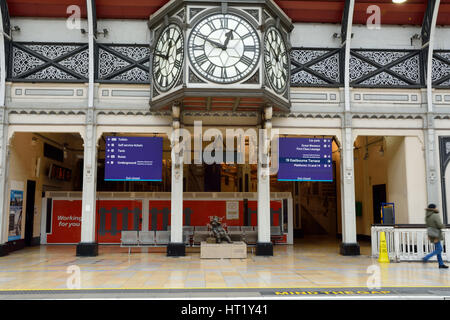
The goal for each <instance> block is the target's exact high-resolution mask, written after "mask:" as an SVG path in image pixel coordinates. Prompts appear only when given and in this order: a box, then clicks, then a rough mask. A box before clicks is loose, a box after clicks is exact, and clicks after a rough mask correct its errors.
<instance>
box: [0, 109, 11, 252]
mask: <svg viewBox="0 0 450 320" xmlns="http://www.w3.org/2000/svg"><path fill="white" fill-rule="evenodd" d="M1 112H2V120H3V119H4V117H5V114H6V112H5V109H4V108H1ZM1 122H2V123H1V125H0V209H1V210H2V211H1V213H0V257H1V256H3V255H6V254H8V252H7V250H6V246H5V245H4V244H5V243H6V242H8V212H9V188H8V172H9V139H8V126H7V125H6V124H5V123H4V120H3V121H1Z"/></svg>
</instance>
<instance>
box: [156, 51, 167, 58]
mask: <svg viewBox="0 0 450 320" xmlns="http://www.w3.org/2000/svg"><path fill="white" fill-rule="evenodd" d="M155 56H158V57H161V58H164V59H166V60H167V58H166V56H165V55H163V54H162V53H158V52H155Z"/></svg>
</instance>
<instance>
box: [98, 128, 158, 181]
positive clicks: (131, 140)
mask: <svg viewBox="0 0 450 320" xmlns="http://www.w3.org/2000/svg"><path fill="white" fill-rule="evenodd" d="M162 152H163V138H161V137H116V136H111V137H106V153H105V181H162Z"/></svg>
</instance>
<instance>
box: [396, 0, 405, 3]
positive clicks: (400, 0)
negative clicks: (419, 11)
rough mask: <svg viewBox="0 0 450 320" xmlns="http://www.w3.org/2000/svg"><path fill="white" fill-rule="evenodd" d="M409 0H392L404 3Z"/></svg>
mask: <svg viewBox="0 0 450 320" xmlns="http://www.w3.org/2000/svg"><path fill="white" fill-rule="evenodd" d="M406 1H407V0H392V2H393V3H404V2H406Z"/></svg>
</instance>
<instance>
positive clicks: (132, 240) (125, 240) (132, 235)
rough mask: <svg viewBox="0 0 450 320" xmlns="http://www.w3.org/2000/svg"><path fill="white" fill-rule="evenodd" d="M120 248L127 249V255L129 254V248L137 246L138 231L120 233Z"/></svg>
mask: <svg viewBox="0 0 450 320" xmlns="http://www.w3.org/2000/svg"><path fill="white" fill-rule="evenodd" d="M120 246H121V247H128V254H130V252H131V247H138V246H139V239H138V231H122V234H121V238H120Z"/></svg>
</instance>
